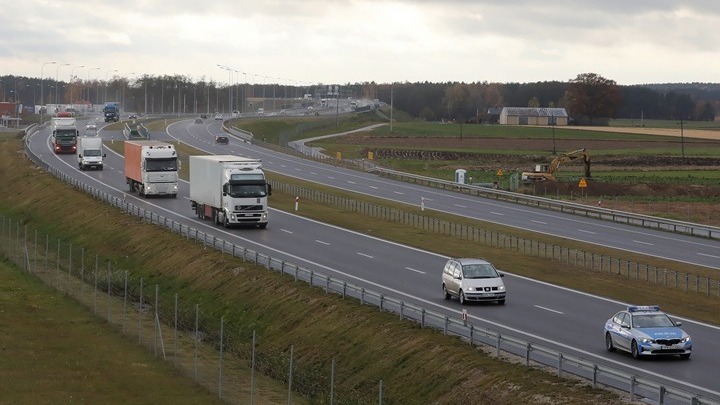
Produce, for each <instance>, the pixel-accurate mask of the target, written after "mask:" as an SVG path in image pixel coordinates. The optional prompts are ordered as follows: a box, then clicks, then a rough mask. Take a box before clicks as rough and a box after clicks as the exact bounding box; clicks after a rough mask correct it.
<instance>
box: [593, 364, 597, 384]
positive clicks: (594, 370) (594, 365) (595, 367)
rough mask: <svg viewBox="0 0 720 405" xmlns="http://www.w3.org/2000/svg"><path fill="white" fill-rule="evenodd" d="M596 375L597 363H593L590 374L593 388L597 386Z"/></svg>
mask: <svg viewBox="0 0 720 405" xmlns="http://www.w3.org/2000/svg"><path fill="white" fill-rule="evenodd" d="M597 375H598V366H597V364H593V374H592V387H593V389H596V388H597Z"/></svg>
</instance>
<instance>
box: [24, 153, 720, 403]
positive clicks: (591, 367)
mask: <svg viewBox="0 0 720 405" xmlns="http://www.w3.org/2000/svg"><path fill="white" fill-rule="evenodd" d="M25 150H26V154H27V156H28V157H29V158H30V159H31V160H32V161H33V162H34V163H35V164H37V165H38V166H40V167H42V168H44V169H45V170H47V171H48V172H50V173H51V174H53V175H54V176H56V177H58V178H59V179H61V180H62V181H64V182H66V183H68V184H70V185H71V186H73V187H75V188H77V189H79V190H81V191H83V192H86V193H88V194H91V195H92V196H93V197H95V198H97V199H99V200H101V201H104V202H106V203H109V204H111V205H113V206H115V207H117V208H119V209H121V210H122V211H123V212H126V213H129V214H131V215H133V216H136V217H139V218H142V219H143V220H146V221H148V222H150V223H152V224H156V225H159V226H163V227H165V228H166V229H169V230H171V231H172V232H175V233H178V234H180V235H182V236H183V237H185V238H188V239H193V240H195V241H202V243H203V244H204V245H206V246H210V247H212V248H214V249H217V250H220V251H221V252H223V253H225V254H231V255H232V256H233V257H239V258H241V259H242V260H244V261H250V262H253V263H255V264H258V265H262V266H264V267H266V268H268V269H269V270H274V271H278V272H280V273H281V274H283V275H287V276H290V277H293V278H294V279H295V280H296V281H297V280H302V281H305V282H307V283H309V284H310V285H311V286H314V287H319V288H322V289H323V290H324V291H325V292H326V293H334V294H337V295H339V296H341V297H343V298H346V297H351V298H355V299H357V300H359V302H360V304H361V305H374V306H377V307H378V308H379V309H380V311H387V312H392V313H395V314H397V315H399V317H400V319H401V320H410V321H413V322H416V323H418V324H419V325H420V326H421V327H423V328H426V327H429V328H434V329H438V330H442V331H443V333H444V334H445V335H449V336H457V337H460V338H462V339H464V340H465V341H467V342H468V343H469V344H471V345H484V346H486V347H489V348H494V351H495V355H496V356H497V357H501V356H502V355H503V354H506V355H511V356H513V357H515V356H520V357H521V358H524V364H525V365H526V366H530V365H531V364H543V365H546V366H551V367H553V368H554V369H555V370H556V372H557V375H558V376H559V377H562V376H563V375H565V374H568V375H574V376H577V377H581V378H584V379H587V380H588V381H590V383H591V384H592V386H593V388H595V387H597V386H599V385H604V386H610V387H614V388H617V389H620V390H623V391H626V392H629V393H630V395H631V397H632V399H636V398H637V397H642V398H647V399H650V400H654V401H657V403H659V404H665V403H676V402H674V401H679V403H691V404H698V405H704V404H707V405H720V398H709V397H707V396H702V395H700V394H699V393H698V392H697V391H698V389H697V387H695V386H689V385H687V384H685V383H682V382H680V381H676V382H675V384H676V386H668V385H666V384H662V383H660V382H658V381H655V380H653V379H651V378H649V377H645V376H638V375H635V374H630V373H626V372H623V371H621V370H618V369H616V368H612V367H609V366H605V365H602V364H598V363H596V362H593V361H591V360H588V359H585V358H583V357H580V356H575V355H569V354H566V353H563V352H559V351H556V350H554V349H552V348H550V347H547V346H544V345H542V344H538V343H535V342H531V341H526V340H523V339H521V338H518V337H514V336H510V335H504V334H502V333H500V332H498V331H493V330H491V329H489V328H484V327H480V326H477V325H475V324H472V323H470V322H468V321H467V320H464V319H457V318H453V317H450V316H448V315H444V314H441V313H438V312H435V311H432V310H428V309H426V308H423V307H421V306H418V305H415V304H412V303H407V302H405V301H402V300H400V299H397V298H394V297H391V296H386V295H384V294H382V293H379V292H376V291H373V290H369V289H365V288H364V287H360V286H357V285H354V284H351V283H348V282H346V281H344V280H341V279H338V278H335V277H331V276H328V275H325V274H322V273H319V272H315V271H313V270H310V269H307V268H303V267H301V266H299V265H296V264H292V263H289V262H287V261H284V260H280V259H277V258H273V257H271V256H269V255H265V254H263V253H260V252H259V251H256V250H252V249H248V248H246V247H243V246H238V245H236V244H234V243H229V242H227V241H225V240H224V239H221V238H218V237H216V236H214V235H210V234H208V233H206V232H203V231H200V230H199V229H196V228H192V227H190V226H188V225H185V224H183V223H182V222H178V221H175V220H172V219H170V218H167V217H164V216H161V215H159V214H157V213H155V212H153V211H151V210H148V209H144V208H141V207H139V206H136V205H134V204H132V203H130V202H128V201H126V200H124V199H122V198H119V197H116V196H112V195H110V194H108V193H106V192H103V191H101V190H98V189H96V188H94V187H92V186H90V185H88V184H85V183H83V182H81V181H80V180H77V179H75V178H72V177H70V176H68V175H66V174H64V173H62V172H60V171H59V170H57V169H55V168H53V167H51V166H49V165H47V164H46V163H44V162H42V160H41V159H40V158H39V157H38V156H35V155H34V154H33V153H32V151H31V150H30V149H28V148H27V144H26V148H25Z"/></svg>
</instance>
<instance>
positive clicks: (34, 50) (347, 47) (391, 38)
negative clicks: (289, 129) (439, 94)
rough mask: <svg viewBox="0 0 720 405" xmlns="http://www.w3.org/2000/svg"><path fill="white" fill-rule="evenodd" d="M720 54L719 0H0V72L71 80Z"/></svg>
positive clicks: (653, 76) (647, 63) (630, 75)
mask: <svg viewBox="0 0 720 405" xmlns="http://www.w3.org/2000/svg"><path fill="white" fill-rule="evenodd" d="M719 51H720V1H717V0H686V1H677V0H623V1H619V0H542V1H539V0H535V1H533V0H504V1H503V0H487V1H486V0H401V1H384V0H362V1H355V0H298V1H290V0H253V1H248V0H215V1H208V2H202V1H195V0H192V1H191V0H172V1H157V0H129V1H102V2H97V1H83V2H81V1H70V0H20V1H17V0H0V76H1V75H7V74H12V75H20V76H30V77H40V75H41V72H42V74H43V76H44V77H45V78H48V77H50V78H55V77H56V75H57V76H58V79H60V80H63V81H68V80H70V76H71V74H74V75H75V76H78V77H79V78H80V79H83V80H86V79H88V78H90V79H101V80H105V79H106V78H110V77H113V76H114V75H119V76H124V77H127V78H130V79H132V78H137V77H140V76H142V75H144V74H148V75H154V76H157V75H166V74H167V75H182V76H185V77H188V78H189V79H191V80H194V81H197V80H201V79H203V78H204V79H206V80H215V81H220V82H223V83H227V82H228V81H230V79H231V77H230V74H229V72H228V71H227V70H223V69H221V68H219V67H218V66H217V65H218V64H220V65H224V66H227V67H229V68H230V69H232V70H233V72H232V75H233V76H232V79H233V81H234V82H237V81H238V79H239V81H240V82H245V81H246V80H247V82H248V83H263V82H266V83H273V82H276V83H287V84H293V83H296V84H316V83H323V84H344V83H356V82H370V81H375V82H378V83H389V82H394V81H409V82H416V81H429V82H446V81H459V82H478V81H488V82H500V83H508V82H535V81H548V80H560V81H567V80H570V79H573V78H575V77H576V76H577V75H578V74H580V73H598V74H600V75H602V76H604V77H606V78H608V79H612V80H615V81H616V82H617V83H618V84H623V85H627V84H643V83H663V82H720V52H719ZM47 62H57V63H56V64H54V65H51V64H46V65H44V64H45V63H47ZM65 63H67V64H69V65H67V66H62V64H65ZM43 65H44V67H43ZM81 66H84V67H81ZM114 70H117V72H114ZM234 71H237V73H236V72H234Z"/></svg>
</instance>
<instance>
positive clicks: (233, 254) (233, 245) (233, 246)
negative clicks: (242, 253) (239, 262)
mask: <svg viewBox="0 0 720 405" xmlns="http://www.w3.org/2000/svg"><path fill="white" fill-rule="evenodd" d="M188 236H190V230H189V229H188ZM232 256H233V257H235V244H234V243H233V244H232Z"/></svg>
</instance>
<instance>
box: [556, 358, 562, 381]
mask: <svg viewBox="0 0 720 405" xmlns="http://www.w3.org/2000/svg"><path fill="white" fill-rule="evenodd" d="M562 366H563V354H562V353H558V369H557V376H558V378H561V377H562Z"/></svg>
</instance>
